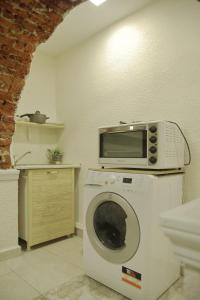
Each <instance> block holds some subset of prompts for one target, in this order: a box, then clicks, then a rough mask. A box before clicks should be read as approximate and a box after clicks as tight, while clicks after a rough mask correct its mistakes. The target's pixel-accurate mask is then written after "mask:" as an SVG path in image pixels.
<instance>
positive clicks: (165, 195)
mask: <svg viewBox="0 0 200 300" xmlns="http://www.w3.org/2000/svg"><path fill="white" fill-rule="evenodd" d="M182 179H183V175H182V174H173V175H164V176H155V175H146V174H132V173H126V172H124V173H117V172H111V171H108V170H107V171H103V170H102V171H95V170H90V171H89V172H88V175H87V179H86V187H85V189H86V190H85V203H84V223H85V224H84V243H83V256H84V265H85V271H86V274H87V275H88V276H90V277H92V278H94V279H96V280H97V281H99V282H101V283H103V284H105V285H107V286H108V287H110V288H112V289H114V290H115V291H118V292H119V293H121V294H122V295H124V296H126V297H128V298H130V299H134V300H153V299H157V298H158V297H159V296H160V295H161V294H162V293H163V292H164V291H165V290H167V289H168V288H169V287H170V285H171V284H172V283H173V282H174V281H175V280H177V279H178V277H179V274H180V264H179V262H178V261H177V260H176V258H175V257H174V255H173V251H172V249H171V245H170V243H169V241H168V239H167V238H166V237H165V236H164V234H163V233H162V231H161V229H160V226H159V215H160V213H161V212H163V211H165V210H168V209H170V208H173V207H176V206H178V205H180V204H181V202H182Z"/></svg>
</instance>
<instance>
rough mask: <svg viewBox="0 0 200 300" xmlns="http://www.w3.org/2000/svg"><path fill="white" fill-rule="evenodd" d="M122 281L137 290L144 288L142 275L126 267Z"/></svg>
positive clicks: (123, 270) (123, 269)
mask: <svg viewBox="0 0 200 300" xmlns="http://www.w3.org/2000/svg"><path fill="white" fill-rule="evenodd" d="M122 281H124V282H125V283H127V284H130V285H132V286H134V287H135V288H137V289H141V288H142V274H141V273H138V272H136V271H133V270H131V269H129V268H126V267H124V266H123V267H122Z"/></svg>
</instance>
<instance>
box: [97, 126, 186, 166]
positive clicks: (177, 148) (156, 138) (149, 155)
mask: <svg viewBox="0 0 200 300" xmlns="http://www.w3.org/2000/svg"><path fill="white" fill-rule="evenodd" d="M99 164H100V165H101V166H105V167H106V166H108V167H119V168H121V167H122V168H139V169H159V170H161V169H176V168H182V167H183V166H184V138H183V135H182V132H181V130H180V129H179V127H178V126H177V125H176V123H173V122H170V121H149V122H135V123H131V124H123V125H118V126H109V127H101V128H99Z"/></svg>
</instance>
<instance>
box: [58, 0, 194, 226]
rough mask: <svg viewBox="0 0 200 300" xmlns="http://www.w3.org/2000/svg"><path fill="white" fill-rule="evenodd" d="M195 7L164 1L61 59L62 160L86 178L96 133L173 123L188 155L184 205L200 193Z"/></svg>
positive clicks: (189, 3) (95, 151) (94, 153)
mask: <svg viewBox="0 0 200 300" xmlns="http://www.w3.org/2000/svg"><path fill="white" fill-rule="evenodd" d="M199 37H200V4H199V3H198V2H197V1H188V0H167V1H166V0H162V1H158V2H155V3H154V4H152V5H149V6H148V7H146V8H145V9H143V10H141V11H139V12H137V13H136V14H134V15H132V16H130V17H128V18H126V19H125V20H123V21H121V22H119V23H116V24H114V25H113V26H111V27H109V28H108V29H107V30H105V31H103V32H101V33H99V34H98V35H95V36H94V37H93V38H91V39H89V40H88V41H86V42H85V43H84V44H81V45H79V47H76V48H74V49H72V50H71V51H68V52H67V53H65V54H64V55H62V56H61V57H59V58H58V64H57V113H58V115H59V117H60V118H61V120H62V121H64V122H65V125H66V130H65V137H64V139H63V141H62V146H63V147H64V148H65V158H66V160H69V161H74V162H81V163H82V166H83V167H82V171H81V174H80V182H79V185H80V186H79V201H78V204H77V206H78V212H77V220H78V221H79V222H81V221H82V203H83V180H84V176H85V172H86V169H87V168H88V167H94V166H96V165H97V155H98V147H97V145H98V143H97V128H98V127H99V126H102V125H108V124H117V123H118V122H119V121H120V120H123V121H128V122H129V121H132V120H153V119H165V120H173V121H176V122H178V123H179V124H180V126H181V127H182V129H183V131H184V133H185V135H186V136H187V139H188V141H189V144H190V146H191V151H192V164H191V166H190V167H188V168H187V170H186V177H185V189H184V197H185V200H186V201H187V200H190V199H193V198H196V197H199V196H200V185H199V181H200V173H199V170H200V160H199V156H200V122H199V120H200V118H199V115H200V84H199V80H200V64H199V62H200V41H199Z"/></svg>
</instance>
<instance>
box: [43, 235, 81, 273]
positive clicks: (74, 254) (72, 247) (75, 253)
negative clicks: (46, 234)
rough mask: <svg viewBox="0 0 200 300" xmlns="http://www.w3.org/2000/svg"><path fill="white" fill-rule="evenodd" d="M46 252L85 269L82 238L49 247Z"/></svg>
mask: <svg viewBox="0 0 200 300" xmlns="http://www.w3.org/2000/svg"><path fill="white" fill-rule="evenodd" d="M45 250H46V251H48V252H50V253H53V254H55V255H58V256H60V257H62V259H64V260H65V261H66V262H69V263H72V264H74V265H75V266H78V267H79V268H81V269H83V250H82V240H81V239H80V238H72V239H69V240H65V241H61V242H58V243H54V244H51V245H48V246H46V247H45Z"/></svg>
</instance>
